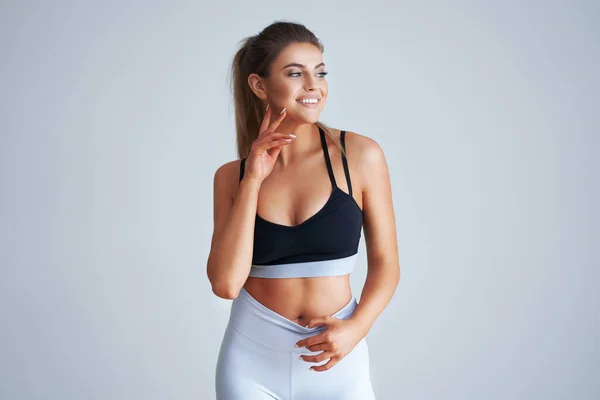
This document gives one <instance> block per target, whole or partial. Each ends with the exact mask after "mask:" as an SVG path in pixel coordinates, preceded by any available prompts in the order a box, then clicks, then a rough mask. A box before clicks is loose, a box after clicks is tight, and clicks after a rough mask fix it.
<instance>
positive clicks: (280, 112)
mask: <svg viewBox="0 0 600 400" xmlns="http://www.w3.org/2000/svg"><path fill="white" fill-rule="evenodd" d="M284 111H285V107H284V108H283V110H281V112H280V113H279V115H281V114H283V112H284Z"/></svg>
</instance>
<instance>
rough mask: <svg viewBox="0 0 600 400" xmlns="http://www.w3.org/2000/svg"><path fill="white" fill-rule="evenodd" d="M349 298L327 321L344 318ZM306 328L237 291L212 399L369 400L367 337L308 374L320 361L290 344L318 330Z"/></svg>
mask: <svg viewBox="0 0 600 400" xmlns="http://www.w3.org/2000/svg"><path fill="white" fill-rule="evenodd" d="M356 306H357V301H356V298H355V297H354V296H352V299H351V300H350V302H349V303H348V304H347V305H345V306H344V307H343V308H342V309H341V310H339V311H337V312H336V313H334V314H333V315H332V317H335V318H338V319H348V318H349V317H350V316H352V314H353V313H354V310H355V309H356ZM325 329H326V328H325V327H324V326H316V327H313V328H306V327H303V326H302V325H299V324H297V323H295V322H294V321H291V320H289V319H287V318H285V317H284V316H282V315H281V314H278V313H277V312H275V311H273V310H271V309H270V308H268V307H266V306H265V305H263V304H262V303H260V302H259V301H258V300H256V299H255V298H254V297H252V295H250V293H248V291H247V290H245V289H244V288H242V290H241V291H240V294H239V296H238V297H236V298H235V299H234V300H233V302H232V305H231V314H230V317H229V323H228V324H227V328H226V329H225V335H224V338H223V342H222V344H221V348H220V351H219V358H218V361H217V369H216V393H217V400H272V399H278V400H305V399H310V400H319V399H328V400H374V399H375V394H374V392H373V388H372V386H371V377H370V370H369V350H368V346H367V341H366V338H363V339H362V340H361V341H360V342H358V344H357V345H356V346H355V347H354V348H353V349H352V351H350V353H348V354H347V355H346V356H345V357H344V358H342V359H341V360H340V361H339V362H338V363H337V364H335V365H334V366H333V367H332V368H330V369H328V370H326V371H317V372H315V371H309V370H308V368H309V367H310V366H314V365H323V364H325V363H326V362H327V361H329V359H325V360H323V361H322V362H320V363H316V362H308V361H304V360H301V359H300V354H307V355H317V354H319V353H321V351H310V350H308V349H307V348H306V347H300V348H296V347H294V344H295V343H296V342H297V341H299V340H301V339H304V338H307V337H310V336H315V335H317V334H319V333H321V332H323V331H324V330H325Z"/></svg>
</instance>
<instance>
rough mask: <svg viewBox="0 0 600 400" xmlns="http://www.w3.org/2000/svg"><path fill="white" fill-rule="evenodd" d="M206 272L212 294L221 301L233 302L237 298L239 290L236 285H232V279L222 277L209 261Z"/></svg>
mask: <svg viewBox="0 0 600 400" xmlns="http://www.w3.org/2000/svg"><path fill="white" fill-rule="evenodd" d="M206 272H207V275H208V280H209V281H210V285H211V288H212V292H213V293H214V294H215V295H216V296H217V297H220V298H222V299H226V300H233V299H235V298H236V297H238V295H239V293H240V290H241V288H240V287H237V285H234V284H232V279H231V278H230V277H228V276H227V275H225V276H223V274H222V273H220V272H219V270H218V269H217V268H215V267H214V263H212V262H211V261H210V260H209V262H208V263H207V268H206Z"/></svg>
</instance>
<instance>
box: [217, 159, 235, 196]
mask: <svg viewBox="0 0 600 400" xmlns="http://www.w3.org/2000/svg"><path fill="white" fill-rule="evenodd" d="M241 161H242V160H241V159H237V160H232V161H228V162H226V163H224V164H222V165H221V166H219V167H218V168H217V169H216V171H215V173H214V177H213V181H214V189H215V191H218V192H221V193H223V192H226V193H228V194H229V195H230V196H231V197H233V196H234V195H235V192H236V191H237V187H238V185H239V178H240V166H241Z"/></svg>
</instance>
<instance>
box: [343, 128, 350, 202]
mask: <svg viewBox="0 0 600 400" xmlns="http://www.w3.org/2000/svg"><path fill="white" fill-rule="evenodd" d="M345 138H346V131H341V132H340V142H341V143H342V148H343V149H344V151H346V140H345ZM342 163H343V164H344V173H345V174H346V182H348V193H349V194H350V196H352V182H350V170H349V169H348V160H347V159H346V156H345V155H344V154H343V153H342Z"/></svg>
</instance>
